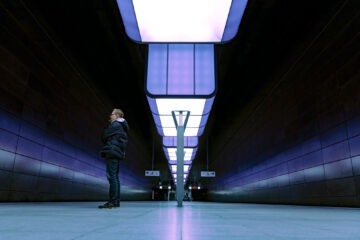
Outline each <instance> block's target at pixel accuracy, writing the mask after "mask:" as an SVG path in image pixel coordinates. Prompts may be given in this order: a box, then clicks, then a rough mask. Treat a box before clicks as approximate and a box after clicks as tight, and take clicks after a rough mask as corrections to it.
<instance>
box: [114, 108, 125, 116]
mask: <svg viewBox="0 0 360 240" xmlns="http://www.w3.org/2000/svg"><path fill="white" fill-rule="evenodd" d="M113 113H114V114H115V115H116V116H118V117H119V118H123V117H124V113H123V111H122V110H121V109H118V108H114V110H113Z"/></svg>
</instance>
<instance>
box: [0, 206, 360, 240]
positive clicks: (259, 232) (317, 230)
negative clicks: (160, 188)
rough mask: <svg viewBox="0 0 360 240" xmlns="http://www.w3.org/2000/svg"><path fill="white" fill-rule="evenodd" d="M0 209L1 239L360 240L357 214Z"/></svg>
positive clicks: (275, 209)
mask: <svg viewBox="0 0 360 240" xmlns="http://www.w3.org/2000/svg"><path fill="white" fill-rule="evenodd" d="M99 204H100V203H95V202H76V203H69V202H66V203H64V202H62V203H0V239H6V240H12V239H21V240H26V239H41V240H42V239H51V240H54V239H59V240H67V239H79V240H80V239H86V240H91V239H96V240H99V239H117V240H118V239H126V240H131V239H145V240H151V239H160V240H161V239H167V240H190V239H195V240H203V239H204V240H205V239H206V240H212V239H246V240H248V239H261V240H263V239H301V240H303V239H326V240H329V239H347V240H349V239H360V227H359V226H360V209H357V208H335V207H305V206H286V205H261V204H226V203H201V202H185V203H184V207H183V208H177V206H176V202H121V207H120V208H117V209H98V208H97V206H98V205H99Z"/></svg>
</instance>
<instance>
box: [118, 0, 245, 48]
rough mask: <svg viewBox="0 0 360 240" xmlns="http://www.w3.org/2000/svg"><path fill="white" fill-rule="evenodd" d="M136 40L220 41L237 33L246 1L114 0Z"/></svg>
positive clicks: (158, 41) (128, 29)
mask: <svg viewBox="0 0 360 240" xmlns="http://www.w3.org/2000/svg"><path fill="white" fill-rule="evenodd" d="M117 3H118V6H119V9H120V13H121V16H122V19H123V22H124V25H125V30H126V33H127V35H128V36H129V37H130V38H131V39H132V40H134V41H136V42H142V43H160V42H168V43H170V42H176V43H180V42H183V43H184V42H208V43H222V42H226V41H229V40H231V39H232V38H233V37H234V36H235V35H236V33H237V30H238V28H239V25H240V21H241V18H242V15H243V13H244V10H245V7H246V4H247V0H117Z"/></svg>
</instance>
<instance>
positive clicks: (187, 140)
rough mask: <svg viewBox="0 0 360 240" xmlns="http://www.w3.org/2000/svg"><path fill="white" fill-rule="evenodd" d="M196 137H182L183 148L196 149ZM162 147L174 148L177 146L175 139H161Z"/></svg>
mask: <svg viewBox="0 0 360 240" xmlns="http://www.w3.org/2000/svg"><path fill="white" fill-rule="evenodd" d="M198 139H199V138H198V137H184V147H193V148H195V147H197V145H198V141H199V140H198ZM163 146H164V147H176V146H177V137H163Z"/></svg>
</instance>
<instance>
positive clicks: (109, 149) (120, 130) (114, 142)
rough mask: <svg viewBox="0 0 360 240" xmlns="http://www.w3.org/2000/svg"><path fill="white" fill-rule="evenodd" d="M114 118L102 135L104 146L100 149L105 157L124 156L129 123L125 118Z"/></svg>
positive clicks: (120, 157)
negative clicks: (121, 119)
mask: <svg viewBox="0 0 360 240" xmlns="http://www.w3.org/2000/svg"><path fill="white" fill-rule="evenodd" d="M123 120H124V121H122V122H121V121H119V120H115V121H113V122H112V123H111V124H110V125H109V126H108V127H107V128H106V129H105V130H104V133H103V136H102V142H103V144H104V147H103V148H102V150H101V156H102V157H105V158H118V159H123V158H124V157H125V150H126V146H127V143H128V130H129V125H128V124H127V122H126V120H125V119H123Z"/></svg>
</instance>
